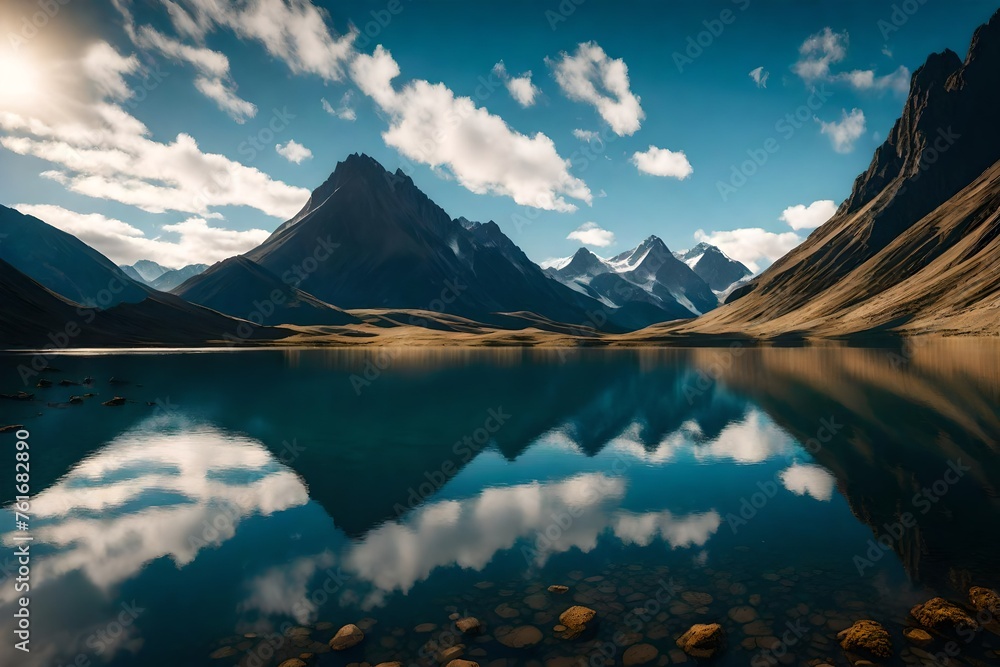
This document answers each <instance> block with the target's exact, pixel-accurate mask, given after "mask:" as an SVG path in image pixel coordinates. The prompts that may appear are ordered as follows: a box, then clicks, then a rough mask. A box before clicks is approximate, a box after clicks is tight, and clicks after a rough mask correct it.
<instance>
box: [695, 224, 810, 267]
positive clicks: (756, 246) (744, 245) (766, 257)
mask: <svg viewBox="0 0 1000 667" xmlns="http://www.w3.org/2000/svg"><path fill="white" fill-rule="evenodd" d="M694 238H695V241H698V242H699V243H700V242H702V241H704V242H705V243H709V244H711V245H714V246H716V247H718V248H719V249H720V250H722V252H724V253H726V254H727V255H729V256H730V257H732V258H733V259H735V260H737V261H739V262H743V263H744V264H746V266H747V268H748V269H750V270H751V271H753V272H754V273H757V272H758V271H760V269H761V268H762V267H761V263H764V264H765V265H769V264H771V263H772V262H774V261H775V260H777V259H778V258H780V257H782V256H783V255H785V254H786V253H787V252H788V251H789V250H791V249H792V248H794V247H795V246H797V245H798V244H800V243H802V237H800V236H799V235H798V234H796V233H795V232H782V233H780V234H778V233H775V232H769V231H766V230H764V229H761V228H760V227H745V228H741V229H731V230H729V231H713V232H705V231H704V230H702V229H699V230H698V231H696V232H695V233H694Z"/></svg>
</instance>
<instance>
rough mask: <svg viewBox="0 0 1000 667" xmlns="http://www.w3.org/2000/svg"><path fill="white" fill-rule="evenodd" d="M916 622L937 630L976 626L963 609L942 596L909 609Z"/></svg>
mask: <svg viewBox="0 0 1000 667" xmlns="http://www.w3.org/2000/svg"><path fill="white" fill-rule="evenodd" d="M910 615H911V616H913V618H915V619H916V620H917V623H919V624H920V625H922V626H924V627H925V628H930V629H931V630H935V631H937V632H952V631H954V630H956V629H957V628H960V627H966V628H971V629H974V628H976V627H978V626H977V625H976V622H975V621H974V620H972V617H971V616H969V615H968V614H967V613H965V610H964V609H962V608H961V607H959V606H958V605H954V604H952V603H951V602H948V601H947V600H945V599H944V598H931V599H930V600H928V601H927V602H925V603H923V604H918V605H917V606H916V607H914V608H913V609H911V610H910Z"/></svg>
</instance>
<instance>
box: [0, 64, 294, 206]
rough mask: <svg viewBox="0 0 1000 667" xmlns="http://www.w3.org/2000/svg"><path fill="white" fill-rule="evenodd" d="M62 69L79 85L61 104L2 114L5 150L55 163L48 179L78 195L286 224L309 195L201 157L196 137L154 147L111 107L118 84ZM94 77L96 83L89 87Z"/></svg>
mask: <svg viewBox="0 0 1000 667" xmlns="http://www.w3.org/2000/svg"><path fill="white" fill-rule="evenodd" d="M101 48H104V47H101ZM108 48H110V47H108ZM89 52H91V51H88V53H89ZM81 60H82V59H81ZM105 61H108V59H106V58H105ZM64 69H65V71H64V74H63V75H64V76H66V77H67V78H74V77H75V79H76V80H78V81H80V85H78V86H76V87H74V88H72V89H69V88H67V89H66V90H65V91H64V94H63V96H62V98H61V99H60V104H58V105H35V107H34V108H33V109H32V110H31V112H30V113H13V112H11V111H10V109H9V108H4V107H3V106H0V145H2V146H3V147H4V148H7V149H8V150H10V151H12V152H14V153H17V154H20V155H32V156H35V157H38V158H40V159H42V160H45V161H47V162H50V163H52V165H54V166H53V168H51V169H48V170H46V171H44V172H42V176H43V177H45V178H49V179H51V180H54V181H56V182H58V183H60V184H62V185H64V186H65V187H66V188H68V189H69V190H71V191H73V192H76V193H79V194H83V195H87V196H89V197H95V198H100V199H108V200H112V201H118V202H121V203H123V204H129V205H132V206H136V207H138V208H141V209H143V210H146V211H149V212H153V213H162V212H164V211H181V212H184V213H192V214H196V215H199V216H212V215H217V214H214V213H213V212H212V208H213V207H217V206H249V207H251V208H255V209H258V210H260V211H262V212H264V213H266V214H267V215H271V216H274V217H277V218H281V219H287V218H289V217H291V216H292V215H294V214H295V212H296V211H297V210H298V209H299V208H301V206H302V204H303V202H305V201H306V199H308V197H309V191H308V190H305V189H303V188H296V187H292V186H289V185H286V184H285V183H283V182H281V181H276V180H274V179H272V178H271V177H270V176H268V175H267V174H265V173H263V172H261V171H260V170H258V169H255V168H253V167H248V166H246V165H243V164H241V163H239V162H236V161H234V160H231V159H229V158H227V157H226V156H224V155H220V154H215V153H204V152H202V151H201V149H200V148H199V147H198V143H197V142H196V141H195V139H194V138H193V137H191V136H190V135H187V134H179V135H177V136H176V138H174V140H173V141H172V142H169V143H162V142H159V141H156V140H154V139H152V138H151V132H150V131H149V129H148V128H147V127H146V126H145V125H144V124H143V123H142V122H140V121H139V120H138V119H136V118H135V117H133V116H131V115H130V114H129V113H128V112H127V111H126V110H125V109H124V108H122V107H121V106H120V105H118V104H115V103H112V102H109V101H108V100H107V99H106V96H107V95H108V94H109V90H110V91H112V92H113V89H114V84H112V88H110V89H109V87H108V83H107V81H108V79H107V78H106V76H105V75H103V74H101V73H100V70H95V68H94V67H92V66H88V65H86V64H83V65H79V66H74V61H73V60H72V59H71V60H69V61H68V62H67V64H66V66H65V68H64ZM95 71H96V72H97V74H96V76H97V79H96V80H93V79H90V77H89V76H88V74H94V73H95ZM88 84H90V85H88ZM120 93H121V91H118V92H117V93H115V94H120Z"/></svg>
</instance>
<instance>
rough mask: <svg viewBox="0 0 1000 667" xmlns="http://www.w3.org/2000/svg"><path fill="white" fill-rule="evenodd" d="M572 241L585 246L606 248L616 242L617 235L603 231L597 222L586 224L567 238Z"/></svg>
mask: <svg viewBox="0 0 1000 667" xmlns="http://www.w3.org/2000/svg"><path fill="white" fill-rule="evenodd" d="M566 238H567V239H569V240H571V241H579V242H580V243H582V244H584V245H592V246H597V247H598V248H606V247H608V246H609V245H611V244H612V243H614V242H615V233H614V232H610V231H608V230H607V229H601V227H600V226H599V225H598V224H597V223H596V222H585V223H583V224H582V225H580V226H579V227H577V228H576V229H574V230H573V231H571V232H570V233H569V236H567V237H566Z"/></svg>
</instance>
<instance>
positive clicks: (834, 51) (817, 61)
mask: <svg viewBox="0 0 1000 667" xmlns="http://www.w3.org/2000/svg"><path fill="white" fill-rule="evenodd" d="M849 42H850V39H849V36H848V34H847V32H846V31H844V32H833V30H831V29H830V28H829V27H826V28H823V29H822V30H821V31H820V32H818V33H816V34H815V35H811V36H810V37H809V38H808V39H806V41H805V42H803V43H802V46H800V47H799V54H800V57H799V60H798V61H797V62H796V63H795V64H794V65H793V66H792V70H793V71H794V72H795V73H796V74H798V75H799V76H800V77H801V78H802V80H803V81H806V82H807V83H814V82H816V81H843V82H846V83H847V84H849V85H850V86H851V87H853V88H855V89H856V90H891V91H893V92H896V93H900V94H903V95H905V94H906V93H907V91H908V90H909V87H910V70H909V69H907V68H906V67H904V66H902V65H900V66H899V67H898V68H897V69H896V71H895V72H892V73H891V74H886V75H884V76H876V75H875V71H874V70H870V69H869V70H852V71H850V72H840V73H834V72H832V71H831V67H830V66H831V65H833V64H835V63H839V62H841V61H842V60H843V59H844V58H845V57H847V46H848V44H849ZM882 53H885V54H886V55H888V56H889V57H892V52H891V51H889V50H888V48H887V47H885V46H883V47H882ZM754 71H756V70H754ZM750 75H751V76H753V72H751V73H750Z"/></svg>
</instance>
